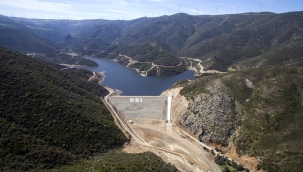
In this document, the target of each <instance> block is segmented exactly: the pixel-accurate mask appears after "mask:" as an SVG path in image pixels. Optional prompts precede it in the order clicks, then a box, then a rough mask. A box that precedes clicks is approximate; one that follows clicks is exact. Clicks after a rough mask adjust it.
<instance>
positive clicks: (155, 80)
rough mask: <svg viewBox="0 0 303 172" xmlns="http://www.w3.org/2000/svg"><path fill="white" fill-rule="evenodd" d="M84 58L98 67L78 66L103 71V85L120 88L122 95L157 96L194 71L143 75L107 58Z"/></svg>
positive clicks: (190, 75) (192, 74) (191, 74)
mask: <svg viewBox="0 0 303 172" xmlns="http://www.w3.org/2000/svg"><path fill="white" fill-rule="evenodd" d="M85 58H87V59H89V60H92V61H95V62H96V63H98V64H99V67H79V68H83V69H89V70H91V71H93V72H102V71H105V79H104V81H103V82H102V84H103V85H105V86H108V87H110V88H113V89H118V90H121V91H122V92H123V93H122V95H124V96H126V95H127V96H158V95H160V94H161V93H162V92H163V91H165V90H167V89H168V88H170V87H171V86H173V84H174V83H176V82H178V81H179V80H182V79H194V71H185V72H183V73H181V74H179V75H175V76H148V77H143V76H141V75H140V74H139V73H137V72H136V71H135V70H132V69H129V68H126V67H124V66H122V65H120V64H118V63H116V62H114V61H112V60H109V59H99V58H94V57H90V56H86V57H85Z"/></svg>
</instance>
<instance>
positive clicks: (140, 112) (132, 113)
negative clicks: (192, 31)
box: [108, 96, 167, 120]
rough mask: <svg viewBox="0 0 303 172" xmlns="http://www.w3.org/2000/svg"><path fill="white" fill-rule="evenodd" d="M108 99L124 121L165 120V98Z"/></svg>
mask: <svg viewBox="0 0 303 172" xmlns="http://www.w3.org/2000/svg"><path fill="white" fill-rule="evenodd" d="M108 99H109V102H110V103H111V104H112V105H114V107H115V108H116V110H117V112H119V113H120V114H121V115H122V117H123V118H125V119H134V118H154V119H163V120H165V119H166V107H167V105H166V104H167V97H160V96H153V97H152V96H133V97H132V96H113V97H109V98H108Z"/></svg>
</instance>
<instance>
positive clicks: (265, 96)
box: [176, 67, 303, 171]
mask: <svg viewBox="0 0 303 172" xmlns="http://www.w3.org/2000/svg"><path fill="white" fill-rule="evenodd" d="M302 71H303V70H302V68H290V67H271V68H260V69H253V70H249V71H243V72H233V73H227V74H222V75H217V76H208V77H203V78H200V79H197V80H195V81H187V82H185V81H184V82H180V84H179V85H177V86H182V87H183V89H181V90H180V94H181V95H183V96H184V97H186V99H187V101H188V104H187V108H186V109H185V108H184V110H183V111H180V114H176V117H177V119H178V121H179V122H180V124H182V125H183V126H184V127H186V128H188V129H189V130H190V131H191V132H192V134H197V135H198V136H199V139H200V140H201V141H202V142H206V143H217V144H223V145H226V146H227V145H228V144H229V143H234V144H235V146H236V150H237V153H239V154H240V155H243V154H246V155H250V156H255V157H259V159H260V164H259V165H258V168H262V169H265V170H268V171H279V170H280V171H281V170H282V171H283V170H289V169H296V170H298V169H301V170H303V167H302V166H301V165H300V162H301V161H302V159H303V152H302V151H301V150H302V148H303V147H302V144H300V143H301V141H302V140H303V132H302V131H303V127H302V121H303V120H302V119H303V113H302V109H303V108H302V104H303V103H302V91H303V89H302V88H303V80H302V79H303V78H302V74H303V72H302Z"/></svg>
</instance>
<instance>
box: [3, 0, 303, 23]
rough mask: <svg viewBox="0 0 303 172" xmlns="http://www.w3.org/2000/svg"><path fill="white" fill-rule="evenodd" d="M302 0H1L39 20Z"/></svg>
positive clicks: (302, 4) (216, 10)
mask: <svg viewBox="0 0 303 172" xmlns="http://www.w3.org/2000/svg"><path fill="white" fill-rule="evenodd" d="M302 8H303V1H302V0H289V1H285V0H249V1H248V0H245V1H243V0H228V1H226V0H213V1H209V0H188V1H181V0H146V1H143V0H112V1H109V0H86V1H81V0H73V1H72V0H26V1H24V0H13V1H10V0H0V14H2V15H5V16H10V17H22V18H37V19H71V20H83V19H108V20H121V19H122V20H132V19H136V18H140V17H145V16H146V17H159V16H163V15H173V14H176V13H179V12H181V13H187V14H189V15H216V14H218V15H220V14H236V13H247V12H260V11H262V12H274V13H284V12H291V11H302V10H303V9H302Z"/></svg>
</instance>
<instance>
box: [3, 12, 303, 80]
mask: <svg viewBox="0 0 303 172" xmlns="http://www.w3.org/2000/svg"><path fill="white" fill-rule="evenodd" d="M302 23H303V12H289V13H283V14H275V13H269V12H264V13H244V14H232V15H229V14H227V15H216V16H212V15H200V16H191V15H187V14H183V13H178V14H174V15H171V16H161V17H153V18H147V17H143V18H139V19H135V20H130V21H120V20H117V21H110V20H103V19H100V20H79V21H73V20H37V19H20V18H10V17H4V16H1V17H0V26H1V27H0V28H2V29H12V28H14V29H15V31H10V32H14V33H15V32H16V34H13V33H12V34H11V35H10V36H9V37H11V38H12V39H11V40H14V41H12V42H10V41H9V39H7V38H5V40H6V41H5V42H2V46H5V47H7V48H11V49H14V50H17V51H23V52H24V50H26V51H28V50H30V51H32V52H41V51H47V49H45V47H43V46H46V45H48V44H45V42H41V41H40V40H38V39H37V38H34V39H33V38H32V37H33V36H24V34H23V35H20V32H22V33H23V32H25V33H28V34H30V35H34V36H36V37H41V38H44V39H48V41H50V42H51V43H53V44H55V45H56V46H51V47H52V48H54V49H57V48H61V49H66V50H69V51H74V52H76V53H79V54H82V55H95V56H96V57H101V58H104V57H106V58H112V59H115V60H117V61H120V62H119V63H121V64H123V65H125V66H128V64H129V63H128V59H121V56H119V54H121V55H126V56H129V57H130V58H131V59H133V60H135V61H138V62H150V63H154V64H157V65H163V66H175V67H176V66H177V65H178V64H179V62H180V59H179V58H180V57H187V58H196V59H199V60H202V65H203V67H204V70H218V71H227V70H228V69H232V70H243V69H247V68H255V67H259V66H270V65H273V64H279V65H296V66H302V65H303V63H302V58H301V56H300V54H301V53H300V52H301V50H302V49H303V48H302V36H303V25H302ZM16 30H17V31H18V32H17V31H16ZM1 32H3V33H1ZM3 34H4V35H6V33H5V32H4V30H0V35H3ZM18 35H20V36H18ZM50 35H54V36H55V37H56V38H54V39H53V38H52V37H51V36H50ZM21 38H22V39H21ZM27 40H28V41H27ZM23 41H27V42H31V44H28V45H26V46H20V45H23V43H22V42H23ZM37 41H38V43H41V45H38V46H36V45H34V44H33V43H34V42H37ZM41 46H42V48H39V49H38V47H41ZM20 47H22V48H20ZM289 54H292V55H291V56H290V55H289ZM134 63H136V64H135V66H133V68H134V69H138V70H139V71H141V70H142V69H146V70H144V72H145V75H157V74H159V72H158V73H157V72H151V73H150V74H147V73H148V72H149V71H152V70H155V71H156V68H149V67H151V64H144V65H143V67H139V68H138V67H137V66H142V64H140V63H137V62H134ZM187 64H189V63H187ZM128 67H130V66H128ZM157 70H158V71H159V70H160V73H161V74H162V75H165V74H166V73H167V74H178V73H180V72H183V71H184V70H185V69H183V68H182V70H180V69H178V68H177V67H176V68H175V69H172V70H171V69H168V68H165V69H163V70H162V69H160V68H159V69H157ZM176 71H178V72H176Z"/></svg>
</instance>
